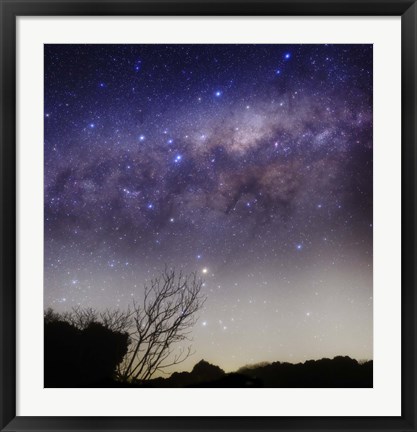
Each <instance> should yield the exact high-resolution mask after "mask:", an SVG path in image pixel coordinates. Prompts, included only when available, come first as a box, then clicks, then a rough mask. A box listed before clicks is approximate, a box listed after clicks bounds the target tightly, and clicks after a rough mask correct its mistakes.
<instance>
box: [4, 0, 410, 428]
mask: <svg viewBox="0 0 417 432" xmlns="http://www.w3.org/2000/svg"><path fill="white" fill-rule="evenodd" d="M0 8H1V9H0V13H1V24H0V26H1V53H0V54H1V57H0V58H1V71H0V72H1V90H0V95H1V108H0V109H1V120H0V121H1V123H0V130H1V147H0V149H1V153H0V160H1V176H0V179H1V180H0V182H1V188H0V190H1V213H0V221H1V234H0V236H1V237H0V258H1V259H0V266H1V267H0V274H1V291H0V296H1V297H0V304H1V312H0V323H1V324H0V325H1V333H0V334H1V349H0V353H1V354H0V360H1V363H0V369H1V371H0V373H1V383H0V399H1V401H0V426H1V431H53V430H57V431H63V430H65V431H93V430H103V431H113V430H114V431H116V430H119V431H120V430H126V431H133V430H137V431H147V430H149V431H151V430H152V431H156V430H159V431H180V430H199V431H220V430H250V431H260V430H279V431H290V430H291V431H301V430H304V431H305V430H311V431H320V430H323V431H324V430H332V431H333V430H334V431H336V430H343V431H371V430H372V431H382V430H386V431H416V430H417V428H416V418H415V417H416V375H415V372H416V336H417V334H416V296H415V285H416V266H415V258H416V256H415V245H416V233H415V217H416V210H415V207H416V202H417V201H416V187H415V180H416V178H415V177H416V172H417V163H416V154H415V152H416V148H415V147H416V126H415V124H416V121H417V110H416V107H417V97H416V96H417V94H416V80H417V69H416V59H417V56H416V54H417V5H416V2H415V1H410V0H349V1H348V0H342V1H339V0H283V1H281V0H258V1H255V0H236V1H234V0H227V1H226V2H222V1H220V0H219V1H218V0H211V1H201V2H197V1H188V0H163V1H159V0H143V1H141V0H121V1H117V0H85V1H80V0H25V1H20V0H0ZM82 15H85V16H94V15H100V16H103V15H109V16H110V15H113V16H122V15H154V16H157V15H172V16H181V15H188V16H190V15H197V16H198V15H200V16H201V15H229V16H231V15H253V16H261V15H270V16H271V15H280V16H290V15H292V16H297V15H304V16H333V15H334V16H337V15H338V16H343V15H345V16H361V15H363V16H382V15H385V16H390V15H395V16H401V32H402V33H401V55H402V64H401V68H402V72H401V74H402V75H401V76H402V90H401V97H402V120H401V127H402V137H401V140H402V143H401V146H402V149H401V152H402V156H401V157H402V174H401V175H402V179H401V181H402V188H401V195H402V208H401V210H402V216H401V217H402V234H401V235H402V246H401V248H402V287H401V293H402V317H401V322H402V327H401V330H402V352H401V354H402V379H401V386H402V390H401V396H402V408H401V409H402V415H401V416H400V417H19V416H16V92H15V89H16V17H18V16H82ZM394 288H397V287H394Z"/></svg>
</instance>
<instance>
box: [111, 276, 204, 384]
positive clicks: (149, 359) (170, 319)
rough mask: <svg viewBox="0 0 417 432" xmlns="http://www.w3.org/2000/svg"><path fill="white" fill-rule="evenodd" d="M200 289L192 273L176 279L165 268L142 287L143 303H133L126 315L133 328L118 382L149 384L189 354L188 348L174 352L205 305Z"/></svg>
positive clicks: (200, 284) (200, 282) (119, 369)
mask: <svg viewBox="0 0 417 432" xmlns="http://www.w3.org/2000/svg"><path fill="white" fill-rule="evenodd" d="M201 288H202V281H201V279H199V278H197V275H196V273H191V274H190V275H183V274H182V273H179V274H178V275H176V273H175V271H174V270H168V269H167V268H166V269H165V270H164V272H163V273H162V275H161V276H160V277H157V278H155V279H153V280H152V281H151V282H150V285H149V286H145V295H144V299H143V303H142V304H141V305H139V304H136V303H134V305H133V310H132V312H131V313H130V315H129V317H131V319H132V320H133V323H134V328H133V331H132V332H131V333H130V339H131V344H130V347H129V352H128V354H127V355H126V357H125V359H124V361H123V362H122V363H121V364H120V365H119V366H118V378H119V380H120V381H123V382H126V381H143V380H149V379H150V378H151V377H152V376H153V375H154V373H155V372H157V371H162V372H163V371H164V369H166V368H168V367H170V366H173V365H176V364H179V363H181V362H183V361H184V360H186V359H187V358H188V357H189V356H190V355H191V354H192V352H191V347H190V346H188V347H186V348H184V347H180V349H179V351H178V352H177V353H175V348H176V344H178V343H179V342H184V341H187V340H190V339H189V335H190V333H191V331H192V327H193V326H194V324H195V323H196V321H197V316H196V314H197V312H198V311H199V310H200V309H201V308H202V306H203V304H204V302H205V297H204V296H203V295H202V294H201Z"/></svg>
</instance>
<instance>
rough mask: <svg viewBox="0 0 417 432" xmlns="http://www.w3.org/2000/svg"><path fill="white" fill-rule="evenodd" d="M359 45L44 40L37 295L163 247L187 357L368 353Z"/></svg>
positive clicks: (80, 294)
mask: <svg viewBox="0 0 417 432" xmlns="http://www.w3.org/2000/svg"><path fill="white" fill-rule="evenodd" d="M372 79H373V78H372V46H370V45H166V46H163V45H45V178H44V180H45V196H44V197H45V290H44V292H45V307H48V306H52V307H53V308H55V309H57V310H67V309H70V308H71V307H73V306H75V305H78V304H81V305H82V306H93V307H95V308H97V309H102V308H106V307H121V308H124V307H126V305H127V304H128V303H129V302H131V301H132V299H140V298H141V296H142V293H143V283H144V282H145V281H146V280H149V279H150V278H151V277H153V276H155V275H157V274H158V273H159V272H160V271H161V270H162V269H163V268H164V266H165V265H168V266H173V267H175V268H177V269H183V270H184V271H185V272H191V271H196V272H198V274H200V275H201V276H202V277H203V278H204V280H205V283H204V290H205V294H206V295H207V297H208V298H207V301H206V304H205V308H204V310H203V311H202V312H201V316H200V319H199V321H198V323H197V325H196V327H195V328H194V331H193V336H194V342H193V346H194V349H195V351H196V354H195V355H194V356H193V357H192V358H190V359H189V360H188V361H187V363H185V364H183V365H181V366H180V367H179V369H187V368H188V369H189V368H190V367H191V366H192V365H193V364H194V363H196V362H197V361H198V360H199V359H201V358H205V359H206V360H208V361H211V362H213V363H216V364H219V365H220V366H221V367H223V368H224V369H226V370H231V369H234V368H236V367H239V366H242V365H244V364H247V363H253V362H257V361H264V360H266V361H273V360H281V361H300V360H306V359H310V358H321V357H333V356H334V355H339V354H342V355H350V356H352V357H355V358H372Z"/></svg>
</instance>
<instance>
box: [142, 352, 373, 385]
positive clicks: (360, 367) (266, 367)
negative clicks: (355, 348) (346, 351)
mask: <svg viewBox="0 0 417 432" xmlns="http://www.w3.org/2000/svg"><path fill="white" fill-rule="evenodd" d="M146 385H147V386H151V387H284V388H285V387H287V388H320V387H321V388H332V387H333V388H334V387H336V388H338V387H339V388H362V387H372V385H373V362H372V361H368V362H365V363H363V364H360V363H359V362H358V361H357V360H354V359H351V358H350V357H347V356H345V357H343V356H337V357H335V358H333V359H328V358H324V359H321V360H308V361H306V362H305V363H297V364H293V363H285V362H284V363H281V362H274V363H266V362H262V363H259V364H257V365H247V366H244V367H242V368H240V369H238V371H237V372H233V373H228V374H226V373H224V371H222V369H220V368H219V367H218V366H214V365H212V364H210V363H208V362H206V361H204V360H201V361H200V362H199V363H197V364H196V365H195V366H194V368H193V370H192V371H191V372H176V373H173V374H172V375H171V377H169V378H156V379H153V380H150V381H149V382H148V383H146Z"/></svg>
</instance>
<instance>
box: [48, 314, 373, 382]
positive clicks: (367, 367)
mask: <svg viewBox="0 0 417 432" xmlns="http://www.w3.org/2000/svg"><path fill="white" fill-rule="evenodd" d="M127 344H128V336H127V334H125V333H119V332H114V331H111V330H109V329H106V328H104V327H103V326H102V325H101V324H97V323H93V324H91V325H89V326H88V327H87V328H86V329H84V330H79V329H76V328H75V327H73V326H72V325H70V324H68V323H65V322H59V321H58V322H52V323H47V324H45V362H44V372H45V382H44V384H45V387H142V388H143V387H171V388H178V387H288V388H289V387H299V388H300V387H310V388H311V387H313V388H317V387H322V388H323V387H341V388H346V387H351V388H359V387H372V386H373V362H372V361H367V362H361V363H359V362H358V361H356V360H354V359H351V358H350V357H342V356H338V357H335V358H333V359H328V358H323V359H321V360H310V361H306V362H304V363H297V364H292V363H281V362H273V363H263V364H258V365H253V366H246V367H243V368H240V369H239V370H238V371H236V372H233V373H225V372H224V371H223V370H222V369H221V368H220V367H218V366H215V365H212V364H210V363H208V362H206V361H204V360H201V361H200V362H198V363H197V364H196V365H195V366H194V368H193V370H192V371H191V372H175V373H173V374H172V375H171V376H170V377H168V378H161V377H159V378H154V379H151V380H148V381H136V382H133V383H127V384H126V383H120V382H117V381H116V380H115V379H114V371H115V370H116V366H117V365H118V364H119V363H120V362H121V361H122V359H123V357H124V356H125V354H126V352H127Z"/></svg>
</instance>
